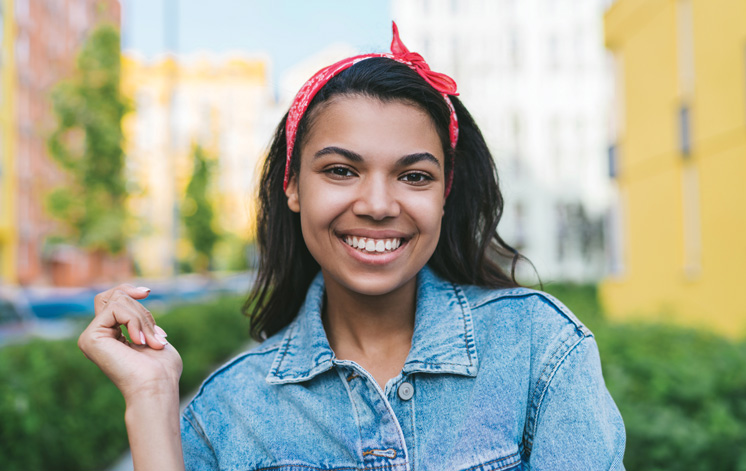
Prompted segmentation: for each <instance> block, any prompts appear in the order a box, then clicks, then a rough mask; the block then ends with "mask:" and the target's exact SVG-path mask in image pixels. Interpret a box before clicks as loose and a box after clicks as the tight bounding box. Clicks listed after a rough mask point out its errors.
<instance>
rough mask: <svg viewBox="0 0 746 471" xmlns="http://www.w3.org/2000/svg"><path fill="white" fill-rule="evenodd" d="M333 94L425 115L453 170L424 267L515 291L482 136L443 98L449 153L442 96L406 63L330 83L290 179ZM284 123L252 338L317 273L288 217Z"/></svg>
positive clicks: (300, 135) (301, 131) (354, 71)
mask: <svg viewBox="0 0 746 471" xmlns="http://www.w3.org/2000/svg"><path fill="white" fill-rule="evenodd" d="M340 96H365V97H370V98H374V99H377V100H381V101H383V102H391V101H402V102H404V103H408V104H412V105H413V106H417V107H418V108H420V109H422V110H424V111H425V112H427V113H428V114H429V115H430V117H431V118H432V120H433V122H434V123H435V127H436V129H437V131H438V134H439V136H440V138H441V142H442V145H443V150H444V153H445V155H446V162H445V172H446V175H448V172H449V171H450V169H451V168H454V176H453V186H452V189H451V193H450V194H449V195H448V198H447V199H446V204H445V214H444V216H443V221H442V224H441V232H440V240H439V241H438V246H437V247H436V249H435V252H434V253H433V255H432V257H431V258H430V261H429V265H430V267H431V268H432V269H433V270H434V271H435V272H436V273H437V274H438V275H439V276H440V277H442V278H444V279H447V280H450V281H452V282H454V283H462V284H475V285H480V286H485V287H490V288H506V287H516V286H519V284H518V282H517V281H516V279H515V270H516V264H517V263H518V261H519V260H520V259H521V258H523V257H522V256H521V255H520V254H519V253H518V251H516V250H515V249H513V248H512V247H511V246H510V245H508V244H507V243H506V242H505V241H504V240H503V239H502V238H500V236H499V235H498V234H497V224H498V222H499V221H500V218H501V217H502V213H503V197H502V193H501V192H500V187H499V185H498V177H497V169H496V168H495V163H494V161H493V159H492V155H491V154H490V151H489V149H488V148H487V144H486V143H485V141H484V137H482V133H481V131H480V130H479V128H478V127H477V125H476V123H475V122H474V119H473V118H472V117H471V115H470V114H469V112H468V111H467V109H466V108H465V107H464V105H463V104H462V103H461V101H460V100H459V99H458V98H456V97H450V99H451V101H452V103H453V106H454V108H455V110H456V115H457V117H458V123H459V139H458V144H457V146H456V149H455V151H453V150H452V149H451V148H450V145H449V138H448V123H449V116H450V115H449V110H448V106H447V105H446V103H445V100H444V99H443V96H442V95H440V93H439V92H437V91H436V90H435V89H434V88H433V87H431V86H430V85H429V84H428V83H427V82H425V81H424V80H423V79H422V77H420V76H419V75H418V74H417V73H416V72H415V71H413V70H412V69H410V68H409V67H407V66H406V65H403V64H400V63H398V62H396V61H393V60H391V59H387V58H372V59H367V60H364V61H361V62H359V63H357V64H355V65H354V66H352V67H350V68H349V69H347V70H345V71H343V72H341V73H340V74H339V75H337V76H336V77H334V78H332V79H331V80H330V81H329V82H328V83H327V84H326V85H325V86H324V88H322V89H321V90H320V91H319V92H318V93H317V94H316V96H315V97H314V99H313V100H312V101H311V103H310V105H309V107H308V110H307V111H306V113H305V115H304V117H303V118H302V119H301V121H300V123H299V125H298V132H297V137H296V145H295V148H294V149H293V155H292V159H291V167H290V172H291V175H294V174H297V172H298V169H299V167H300V149H301V148H302V147H303V142H304V139H305V138H306V137H307V135H308V131H309V128H310V127H311V126H312V125H313V122H314V118H315V116H318V114H319V110H321V109H322V108H323V106H322V105H323V104H324V103H328V102H329V100H330V99H332V98H333V97H340ZM286 120H287V115H285V117H284V118H283V119H282V121H281V122H280V124H279V126H278V127H277V130H276V131H275V135H274V138H273V140H272V144H271V145H270V148H269V153H268V155H267V159H266V161H265V163H264V167H263V169H262V178H261V183H260V187H259V208H258V216H257V244H258V247H259V254H260V255H259V269H258V272H257V278H256V281H255V283H254V287H253V289H252V291H251V293H250V294H249V297H248V299H247V300H246V303H245V304H244V307H243V310H244V312H245V313H246V314H247V315H248V316H249V317H250V318H251V336H252V337H253V338H254V339H256V340H261V339H263V338H266V337H268V336H270V335H272V334H274V333H276V332H277V331H279V330H280V329H282V328H283V327H284V326H286V325H288V324H289V323H290V322H291V321H292V320H293V318H295V316H296V315H297V313H298V310H299V309H300V307H301V305H302V303H303V301H304V299H305V293H306V290H307V289H308V286H309V285H310V284H311V281H312V280H313V278H314V276H315V275H316V273H318V271H319V265H318V263H316V260H314V258H313V257H312V256H311V253H310V252H309V251H308V248H306V244H305V242H304V241H303V235H302V233H301V226H300V216H299V214H297V213H294V212H292V211H290V209H289V208H288V205H287V198H286V196H285V192H284V191H283V179H284V172H285V159H286V149H287V146H286V142H285V122H286ZM503 266H505V267H506V268H503ZM508 267H509V268H508Z"/></svg>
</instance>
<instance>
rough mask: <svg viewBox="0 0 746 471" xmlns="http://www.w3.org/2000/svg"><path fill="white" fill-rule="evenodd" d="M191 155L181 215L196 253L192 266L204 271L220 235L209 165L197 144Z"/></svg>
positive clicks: (208, 264) (202, 150)
mask: <svg viewBox="0 0 746 471" xmlns="http://www.w3.org/2000/svg"><path fill="white" fill-rule="evenodd" d="M192 158H193V160H194V170H193V172H192V179H191V180H190V181H189V185H187V188H186V195H185V198H184V202H183V204H182V207H181V217H182V220H183V222H184V227H185V228H186V235H187V238H188V239H189V242H190V243H191V244H192V247H194V251H195V252H196V257H195V260H194V263H193V267H194V268H195V269H196V270H197V271H206V270H207V269H208V268H209V266H210V261H211V259H212V253H213V250H214V248H215V244H216V243H217V242H218V239H219V238H220V235H219V234H218V232H217V231H216V230H215V227H214V219H215V218H214V211H213V209H212V203H211V201H210V198H209V190H210V180H211V178H212V168H211V167H212V165H211V162H210V161H208V159H207V155H206V154H205V151H204V149H202V147H201V146H199V145H197V146H194V149H193V150H192Z"/></svg>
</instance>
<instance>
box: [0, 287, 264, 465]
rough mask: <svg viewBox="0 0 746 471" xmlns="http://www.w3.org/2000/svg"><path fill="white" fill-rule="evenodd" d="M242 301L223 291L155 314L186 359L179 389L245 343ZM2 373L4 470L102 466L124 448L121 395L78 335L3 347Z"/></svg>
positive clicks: (0, 399) (191, 384)
mask: <svg viewBox="0 0 746 471" xmlns="http://www.w3.org/2000/svg"><path fill="white" fill-rule="evenodd" d="M241 302H242V300H240V299H238V298H226V299H219V300H216V301H214V302H211V303H208V304H204V305H192V306H182V307H177V308H173V309H171V310H169V311H168V312H167V313H165V314H163V315H158V314H156V317H157V320H158V324H159V325H160V326H161V327H163V329H164V330H166V332H168V339H169V341H171V342H172V343H173V344H174V346H176V348H177V349H178V350H179V352H180V353H181V356H182V358H183V360H184V372H183V373H182V377H181V383H180V388H181V392H182V394H189V393H191V392H192V391H193V390H194V389H195V388H196V387H197V386H198V385H199V384H200V382H201V381H202V380H203V379H204V378H205V376H206V375H207V374H208V373H209V372H210V371H211V370H212V369H214V367H215V366H216V365H217V364H219V363H220V362H222V361H224V360H225V359H226V358H228V357H229V356H231V355H232V354H233V353H234V352H236V351H237V350H238V349H239V348H240V347H241V346H243V345H245V344H246V343H247V342H248V339H249V336H248V327H249V326H248V321H247V320H246V318H245V317H243V316H242V315H241V314H240V312H239V309H240V306H241ZM0 377H2V378H3V381H1V382H0V417H2V422H1V423H0V457H2V468H3V469H4V470H8V471H12V470H28V469H55V470H80V469H104V468H106V467H107V466H108V465H110V464H111V463H112V462H113V461H115V460H116V459H117V458H119V457H120V456H121V454H122V453H123V452H124V450H126V449H127V445H128V444H127V433H126V429H125V426H124V400H123V398H122V396H121V394H120V393H119V391H118V390H117V388H116V387H114V385H113V384H112V383H111V382H109V380H108V378H106V376H105V375H104V374H103V373H102V372H101V371H100V370H99V369H98V368H97V367H96V366H95V365H94V364H93V363H91V362H90V361H88V360H87V359H86V358H85V356H84V355H83V354H82V353H81V352H80V350H79V349H78V346H77V343H76V339H69V340H62V341H43V340H34V341H32V342H29V343H27V344H24V345H11V346H8V347H5V348H3V349H1V350H0Z"/></svg>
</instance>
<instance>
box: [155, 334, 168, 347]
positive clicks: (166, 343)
mask: <svg viewBox="0 0 746 471" xmlns="http://www.w3.org/2000/svg"><path fill="white" fill-rule="evenodd" d="M155 339H156V340H157V341H159V342H160V343H162V344H163V345H168V341H166V339H165V338H164V337H163V336H162V335H161V334H155Z"/></svg>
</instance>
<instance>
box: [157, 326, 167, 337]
mask: <svg viewBox="0 0 746 471" xmlns="http://www.w3.org/2000/svg"><path fill="white" fill-rule="evenodd" d="M155 331H156V333H158V334H161V335H162V336H163V337H168V334H167V333H166V331H165V330H163V329H161V328H160V327H158V326H155Z"/></svg>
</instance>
